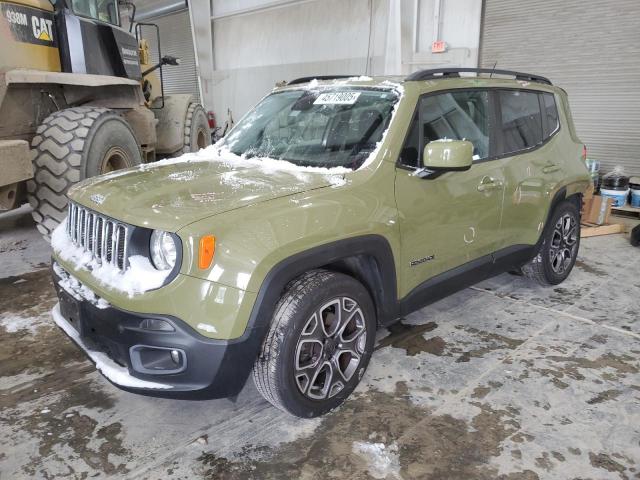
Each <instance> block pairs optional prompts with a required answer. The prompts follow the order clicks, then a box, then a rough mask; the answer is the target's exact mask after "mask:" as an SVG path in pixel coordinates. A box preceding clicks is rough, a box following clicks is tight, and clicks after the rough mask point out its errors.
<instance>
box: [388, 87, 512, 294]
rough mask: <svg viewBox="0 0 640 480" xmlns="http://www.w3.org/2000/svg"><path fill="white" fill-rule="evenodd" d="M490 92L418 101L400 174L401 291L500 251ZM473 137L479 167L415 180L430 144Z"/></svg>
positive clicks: (500, 184) (500, 187) (499, 187)
mask: <svg viewBox="0 0 640 480" xmlns="http://www.w3.org/2000/svg"><path fill="white" fill-rule="evenodd" d="M490 99H491V95H490V94H489V91H488V90H486V89H470V90H454V91H450V92H438V93H436V94H428V95H425V96H423V97H422V98H421V99H420V100H419V102H418V109H417V111H416V114H415V115H414V119H413V121H412V124H411V127H410V130H409V132H408V135H407V138H406V140H405V144H404V146H403V150H402V153H401V158H400V162H399V166H398V169H397V172H396V202H397V205H398V209H399V211H400V232H401V241H402V272H403V274H402V277H403V278H402V290H403V291H402V293H403V294H407V293H409V292H410V291H411V290H412V289H413V288H415V287H416V286H418V285H419V284H420V283H422V282H424V281H425V280H427V279H429V278H431V277H433V276H435V275H437V274H439V273H443V272H445V271H448V270H451V269H453V268H455V267H458V266H460V265H463V264H465V263H468V262H470V261H472V260H475V259H477V258H479V257H482V256H484V255H488V254H490V253H492V252H493V251H495V250H497V249H499V248H500V247H501V245H502V240H501V235H500V214H501V207H502V197H503V192H504V175H503V172H502V168H501V165H500V162H497V161H493V160H491V149H492V148H493V146H492V140H491V133H490V132H491V126H492V123H493V121H492V119H493V118H494V115H493V112H492V102H491V101H490ZM445 138H446V139H453V140H462V139H466V140H469V141H470V142H471V143H473V145H474V163H473V165H472V167H471V168H470V169H469V170H467V171H463V172H446V173H444V174H442V175H440V176H438V177H437V178H430V179H421V178H419V177H417V176H415V175H414V173H415V171H416V169H417V168H419V167H420V166H421V165H422V151H423V149H424V146H425V145H426V144H427V143H428V142H430V141H433V140H438V139H445Z"/></svg>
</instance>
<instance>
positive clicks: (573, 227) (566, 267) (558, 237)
mask: <svg viewBox="0 0 640 480" xmlns="http://www.w3.org/2000/svg"><path fill="white" fill-rule="evenodd" d="M579 248H580V213H579V212H578V208H577V207H576V206H575V205H574V204H573V203H571V202H568V201H565V202H562V203H561V204H560V205H559V206H558V207H557V208H556V209H555V211H554V212H553V215H552V216H551V219H550V222H549V224H548V225H547V228H546V229H545V231H544V233H543V240H542V243H541V244H540V247H539V249H538V252H537V254H536V256H535V257H534V258H533V259H532V260H531V261H530V262H529V263H527V264H526V265H524V266H523V267H522V272H523V273H524V275H526V276H527V277H529V278H532V279H533V280H536V281H537V282H538V283H540V284H541V285H558V284H559V283H562V282H563V281H564V280H565V279H566V278H567V277H568V276H569V274H570V273H571V270H572V269H573V265H574V264H575V262H576V257H577V256H578V249H579Z"/></svg>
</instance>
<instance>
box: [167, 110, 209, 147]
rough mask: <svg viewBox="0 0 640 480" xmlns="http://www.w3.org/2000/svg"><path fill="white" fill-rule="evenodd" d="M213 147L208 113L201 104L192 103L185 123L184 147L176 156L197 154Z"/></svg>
mask: <svg viewBox="0 0 640 480" xmlns="http://www.w3.org/2000/svg"><path fill="white" fill-rule="evenodd" d="M209 145H211V130H210V129H209V120H208V118H207V113H206V112H205V111H204V108H203V107H202V105H200V104H199V103H190V104H189V109H188V110H187V117H186V119H185V122H184V146H183V147H182V150H178V151H177V152H176V154H175V155H174V156H180V155H182V154H183V153H189V152H197V151H198V150H200V149H201V148H205V147H208V146H209Z"/></svg>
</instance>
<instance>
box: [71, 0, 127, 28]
mask: <svg viewBox="0 0 640 480" xmlns="http://www.w3.org/2000/svg"><path fill="white" fill-rule="evenodd" d="M69 4H70V6H71V10H73V13H75V14H76V15H78V16H81V17H85V18H90V19H93V20H97V21H99V22H104V23H110V24H111V25H117V26H120V25H121V24H122V23H121V21H120V12H119V8H118V0H70V1H69Z"/></svg>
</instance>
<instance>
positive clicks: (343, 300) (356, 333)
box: [293, 297, 367, 400]
mask: <svg viewBox="0 0 640 480" xmlns="http://www.w3.org/2000/svg"><path fill="white" fill-rule="evenodd" d="M366 340H367V327H366V323H365V318H364V313H363V312H362V309H361V308H360V305H358V303H357V302H356V301H355V300H353V299H352V298H349V297H339V298H334V299H332V300H330V301H328V302H326V303H324V304H323V305H322V306H320V308H318V309H317V310H316V311H315V312H314V313H313V315H311V317H310V318H309V319H308V320H307V323H306V324H305V326H304V328H303V329H302V332H301V333H300V338H299V339H298V343H297V345H296V351H295V358H294V365H293V367H294V376H295V380H296V385H297V386H298V389H299V390H300V392H301V393H302V394H303V395H305V396H306V397H308V398H310V399H312V400H324V399H327V398H331V397H333V396H334V395H336V394H338V393H339V392H340V391H341V390H342V389H344V387H345V385H346V383H347V382H348V381H349V380H351V378H352V377H353V375H354V374H355V373H356V371H357V370H358V366H359V365H360V362H361V360H362V357H363V355H364V350H365V346H366Z"/></svg>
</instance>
